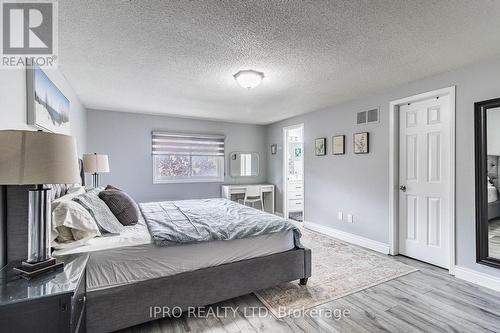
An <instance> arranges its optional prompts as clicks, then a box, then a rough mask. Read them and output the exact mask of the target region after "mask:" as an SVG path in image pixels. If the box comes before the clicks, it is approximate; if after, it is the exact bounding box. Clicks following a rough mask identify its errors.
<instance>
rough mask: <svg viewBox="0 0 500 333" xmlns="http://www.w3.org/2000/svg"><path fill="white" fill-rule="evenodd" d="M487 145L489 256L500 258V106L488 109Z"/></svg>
mask: <svg viewBox="0 0 500 333" xmlns="http://www.w3.org/2000/svg"><path fill="white" fill-rule="evenodd" d="M486 147H487V153H488V156H487V161H486V168H487V177H486V185H487V186H486V188H487V191H488V193H487V198H488V257H491V258H496V259H500V200H499V192H498V188H499V170H500V169H499V166H498V163H499V157H500V107H497V108H490V109H487V110H486Z"/></svg>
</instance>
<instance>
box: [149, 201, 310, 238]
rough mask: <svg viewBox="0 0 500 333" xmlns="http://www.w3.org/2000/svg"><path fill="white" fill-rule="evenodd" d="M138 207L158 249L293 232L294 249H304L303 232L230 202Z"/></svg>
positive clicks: (292, 225) (176, 202) (155, 204)
mask: <svg viewBox="0 0 500 333" xmlns="http://www.w3.org/2000/svg"><path fill="white" fill-rule="evenodd" d="M139 206H140V208H141V211H142V214H143V216H144V219H145V220H146V224H147V226H148V229H149V232H150V233H151V237H152V238H153V241H154V242H155V244H156V245H160V246H169V245H179V244H184V243H193V242H204V241H214V240H231V239H241V238H248V237H255V236H260V235H266V234H271V233H275V232H282V231H289V230H293V233H294V240H295V246H296V247H302V246H301V244H300V236H301V233H300V230H299V229H298V228H297V227H296V226H295V225H294V224H293V223H291V222H289V221H287V220H284V219H282V218H280V217H278V216H275V215H272V214H269V213H265V212H263V211H260V210H257V209H254V208H251V207H247V206H243V205H240V204H239V203H236V202H233V201H230V200H227V199H204V200H183V201H163V202H149V203H142V204H139Z"/></svg>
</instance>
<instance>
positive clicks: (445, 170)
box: [389, 87, 455, 273]
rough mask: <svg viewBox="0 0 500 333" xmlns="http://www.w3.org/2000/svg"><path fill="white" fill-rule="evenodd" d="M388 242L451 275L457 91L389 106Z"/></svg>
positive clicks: (438, 92) (398, 251)
mask: <svg viewBox="0 0 500 333" xmlns="http://www.w3.org/2000/svg"><path fill="white" fill-rule="evenodd" d="M390 130H391V136H390V140H391V142H390V154H389V158H390V163H389V167H390V170H389V173H390V177H389V181H390V189H389V190H390V206H391V214H390V219H391V222H390V242H391V244H390V245H391V254H393V255H395V254H402V255H406V256H408V257H411V258H415V259H417V260H421V261H424V262H427V263H430V264H433V265H436V266H440V267H443V268H446V269H449V270H450V273H453V267H454V264H455V214H454V212H455V188H454V186H455V87H450V88H445V89H440V90H436V91H431V92H428V93H424V94H420V95H416V96H411V97H407V98H404V99H400V100H397V101H394V102H391V103H390Z"/></svg>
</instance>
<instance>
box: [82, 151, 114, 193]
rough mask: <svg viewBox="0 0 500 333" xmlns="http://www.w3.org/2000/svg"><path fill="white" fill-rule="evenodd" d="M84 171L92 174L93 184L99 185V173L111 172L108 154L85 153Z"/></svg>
mask: <svg viewBox="0 0 500 333" xmlns="http://www.w3.org/2000/svg"><path fill="white" fill-rule="evenodd" d="M83 172H85V173H91V174H92V186H93V187H94V188H97V187H99V174H100V173H107V172H109V161H108V155H103V154H96V153H94V154H84V155H83Z"/></svg>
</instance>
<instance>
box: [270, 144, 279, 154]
mask: <svg viewBox="0 0 500 333" xmlns="http://www.w3.org/2000/svg"><path fill="white" fill-rule="evenodd" d="M277 151H278V145H277V144H272V145H271V155H276V152H277Z"/></svg>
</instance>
